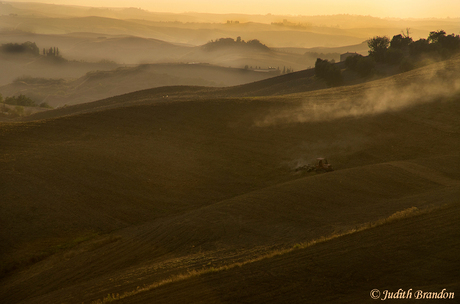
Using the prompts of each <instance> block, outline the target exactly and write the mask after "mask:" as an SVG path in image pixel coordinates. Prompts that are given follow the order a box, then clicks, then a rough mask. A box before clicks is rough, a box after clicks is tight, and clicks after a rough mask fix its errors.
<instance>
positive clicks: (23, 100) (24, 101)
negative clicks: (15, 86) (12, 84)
mask: <svg viewBox="0 0 460 304" xmlns="http://www.w3.org/2000/svg"><path fill="white" fill-rule="evenodd" d="M0 103H5V104H9V105H12V106H23V107H42V108H51V106H50V105H48V104H47V103H46V102H43V103H41V104H40V105H37V103H36V102H35V101H33V100H32V99H30V98H29V97H27V96H25V95H23V94H20V95H19V96H10V97H6V98H5V100H3V97H2V95H1V94H0Z"/></svg>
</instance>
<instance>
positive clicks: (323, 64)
mask: <svg viewBox="0 0 460 304" xmlns="http://www.w3.org/2000/svg"><path fill="white" fill-rule="evenodd" d="M315 75H316V76H317V77H318V78H321V79H323V80H324V81H325V82H326V84H327V85H328V86H338V85H340V84H342V83H343V77H342V72H341V71H340V69H339V68H338V67H337V66H336V65H334V64H332V63H330V62H329V61H327V60H322V59H321V58H318V59H316V63H315Z"/></svg>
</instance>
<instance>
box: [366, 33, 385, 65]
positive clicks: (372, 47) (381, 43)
mask: <svg viewBox="0 0 460 304" xmlns="http://www.w3.org/2000/svg"><path fill="white" fill-rule="evenodd" d="M367 45H368V46H369V56H371V57H372V58H374V60H375V61H376V62H384V61H385V54H386V51H387V49H388V46H389V45H390V39H389V38H388V37H387V36H383V37H379V36H376V37H374V38H372V39H370V40H369V41H368V42H367Z"/></svg>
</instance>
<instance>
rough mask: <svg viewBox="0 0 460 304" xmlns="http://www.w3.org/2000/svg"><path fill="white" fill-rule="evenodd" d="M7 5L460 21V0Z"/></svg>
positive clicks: (57, 0) (120, 0)
mask: <svg viewBox="0 0 460 304" xmlns="http://www.w3.org/2000/svg"><path fill="white" fill-rule="evenodd" d="M5 2H35V3H47V4H56V5H74V6H89V7H126V8H128V7H135V8H140V9H144V10H148V11H151V12H170V13H186V12H195V13H216V14H232V13H236V14H258V15H266V14H273V15H294V16H298V15H303V16H313V15H336V14H351V15H365V16H373V17H379V18H457V17H460V1H458V0H440V1H436V2H435V1H417V0H385V1H384V0H375V1H372V2H371V3H370V2H369V1H365V0H351V1H341V0H324V1H321V2H318V1H301V0H286V1H282V2H281V1H262V0H246V1H242V0H237V1H230V2H229V1H225V2H222V1H221V2H216V1H214V2H212V1H208V0H196V1H193V2H190V1H185V0H173V1H169V0H159V1H155V3H152V2H151V1H146V0H131V1H128V0H94V1H89V0H79V1H76V0H28V1H11V0H10V1H5Z"/></svg>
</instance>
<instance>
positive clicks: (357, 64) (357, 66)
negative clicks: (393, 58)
mask: <svg viewBox="0 0 460 304" xmlns="http://www.w3.org/2000/svg"><path fill="white" fill-rule="evenodd" d="M345 66H346V67H347V68H349V69H350V70H352V71H354V72H356V73H358V75H359V76H361V77H369V76H372V75H373V74H374V72H375V61H374V60H373V59H372V58H370V57H364V56H362V55H360V54H356V55H353V56H350V57H347V59H345Z"/></svg>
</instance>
